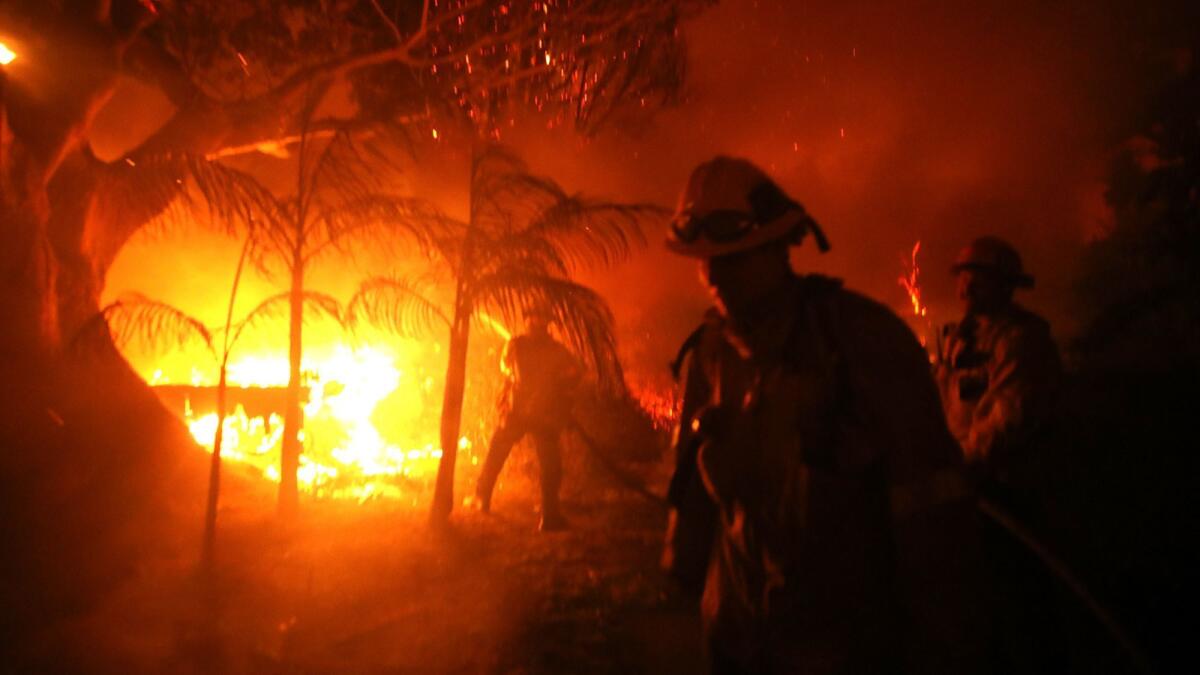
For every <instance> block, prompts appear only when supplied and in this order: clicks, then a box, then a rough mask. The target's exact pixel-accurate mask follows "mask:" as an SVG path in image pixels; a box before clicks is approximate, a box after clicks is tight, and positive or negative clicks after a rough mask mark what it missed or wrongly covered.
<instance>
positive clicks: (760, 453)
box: [664, 157, 987, 674]
mask: <svg viewBox="0 0 1200 675" xmlns="http://www.w3.org/2000/svg"><path fill="white" fill-rule="evenodd" d="M808 234H812V235H813V236H814V239H815V240H816V242H817V245H818V247H819V248H821V249H822V250H825V249H827V248H828V242H827V241H826V240H825V237H824V235H823V234H822V233H821V230H820V229H819V227H818V226H817V223H816V222H815V221H814V220H813V219H812V217H810V216H809V214H808V213H807V212H806V211H805V210H804V208H803V207H802V206H801V205H800V204H798V203H797V202H795V201H794V200H792V199H791V198H789V197H788V196H787V195H786V194H785V193H784V192H783V191H782V190H781V189H780V188H779V186H778V185H776V184H775V182H774V181H772V180H771V179H770V178H768V177H767V176H766V175H765V174H764V173H763V172H762V171H761V170H760V169H758V168H757V167H756V166H754V165H753V164H751V163H750V162H747V161H745V160H742V159H734V158H729V157H717V158H715V159H713V160H711V161H708V162H705V163H703V164H701V165H700V166H698V167H697V168H696V169H695V171H694V172H693V173H692V175H691V178H690V180H689V181H688V184H687V187H686V189H685V190H684V193H683V196H682V198H681V200H680V204H679V208H678V211H677V213H676V215H675V218H674V220H673V222H672V224H671V231H670V234H669V236H668V240H667V247H668V248H669V249H670V250H672V251H674V252H676V253H679V254H681V255H685V256H690V257H693V258H697V259H698V260H699V261H700V268H701V274H702V277H703V279H704V281H705V283H706V284H707V286H708V287H709V290H710V291H711V292H712V295H713V299H714V304H715V308H714V309H713V310H711V311H710V312H709V314H708V316H707V318H706V320H705V322H704V324H703V325H702V326H701V327H700V328H699V329H697V331H696V332H695V333H693V335H692V336H691V337H689V338H688V341H687V342H686V343H685V345H684V348H683V349H682V350H681V353H680V358H679V359H678V360H677V361H676V364H675V365H676V367H677V372H678V373H679V374H681V375H682V378H683V395H684V397H683V410H682V416H681V420H682V421H681V425H680V428H679V429H678V431H677V433H676V438H675V441H674V442H675V450H676V460H677V466H676V471H675V475H674V477H673V478H672V482H671V488H670V493H669V500H670V502H671V504H672V514H671V524H670V529H669V532H668V537H667V547H666V551H665V553H664V564H665V565H666V566H667V568H668V570H670V571H671V572H673V573H674V575H675V576H676V578H678V579H679V580H680V581H681V582H682V584H683V585H684V587H685V588H688V587H691V588H695V589H696V590H701V589H702V592H703V599H702V602H701V606H702V614H703V619H704V628H705V640H706V645H707V648H708V655H709V659H710V663H711V666H712V672H714V673H718V674H724V673H764V674H773V673H805V674H818V673H830V674H832V673H896V672H911V673H947V674H949V673H955V674H961V673H978V672H980V655H981V651H982V650H981V649H979V643H980V641H981V636H984V635H986V630H984V629H983V627H981V626H980V625H979V622H980V620H981V619H982V618H984V617H986V616H987V612H986V611H981V607H982V605H981V603H980V599H979V598H978V597H977V595H976V594H977V592H978V591H979V589H980V588H981V587H982V584H981V583H980V580H979V579H978V578H977V574H978V569H979V565H978V550H977V545H976V544H977V535H976V531H975V524H976V520H975V512H974V507H973V501H972V499H971V495H970V494H969V490H968V487H967V483H966V481H965V480H964V478H963V475H962V471H961V469H962V465H961V453H960V450H959V448H958V446H957V444H956V443H955V442H954V438H953V437H952V436H951V435H950V433H949V432H948V430H947V429H946V423H945V420H944V419H943V417H942V411H941V405H940V402H939V400H938V394H937V389H936V387H935V386H934V383H933V381H932V380H931V378H930V375H929V367H928V359H927V358H926V356H925V353H924V351H923V350H922V349H921V347H920V345H919V344H918V343H917V341H916V339H915V338H914V337H913V335H912V333H911V332H910V331H909V329H908V328H907V326H906V325H905V324H904V322H903V321H901V320H900V319H899V318H897V317H896V316H895V315H894V314H893V313H892V312H890V311H889V310H888V309H886V308H885V307H883V306H882V305H880V304H878V303H875V302H873V301H871V300H869V299H867V298H866V297H863V296H861V295H859V294H857V293H853V292H851V291H848V290H845V289H844V288H842V286H841V284H840V282H838V281H836V280H834V279H829V278H826V277H821V276H816V275H808V276H798V275H797V274H795V273H794V272H793V270H792V268H791V265H790V262H789V247H790V246H793V245H798V244H800V243H801V242H802V241H803V240H804V239H805V237H806V236H807V235H808Z"/></svg>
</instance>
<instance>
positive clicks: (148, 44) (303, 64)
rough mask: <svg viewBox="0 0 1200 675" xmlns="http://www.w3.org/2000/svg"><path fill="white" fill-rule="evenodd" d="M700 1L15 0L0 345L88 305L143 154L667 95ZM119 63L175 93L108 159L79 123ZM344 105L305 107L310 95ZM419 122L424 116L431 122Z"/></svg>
mask: <svg viewBox="0 0 1200 675" xmlns="http://www.w3.org/2000/svg"><path fill="white" fill-rule="evenodd" d="M703 4H707V3H706V2H700V1H698V0H671V1H667V0H658V1H655V2H633V1H632V0H628V1H624V2H607V3H598V2H591V1H586V0H544V1H543V0H532V1H513V0H505V1H502V0H490V1H483V0H447V1H446V2H442V3H430V2H423V3H419V2H411V1H409V2H401V1H396V0H393V1H391V2H389V1H387V0H365V1H362V2H347V3H337V4H336V5H335V4H332V3H325V2H318V3H309V2H288V3H273V2H255V1H253V0H244V1H243V2H224V1H222V2H217V1H216V0H210V1H207V2H204V1H202V2H190V3H178V2H161V3H152V2H150V1H149V0H91V1H88V0H57V1H55V0H51V1H49V2H47V1H44V0H37V1H33V0H26V1H23V2H12V3H6V6H5V7H4V9H3V10H0V25H4V26H5V28H6V31H7V33H8V34H7V35H6V36H5V37H6V38H7V39H8V40H9V41H11V42H12V45H11V48H12V49H13V51H14V52H15V53H16V54H17V56H16V59H15V60H14V61H13V62H12V63H10V64H9V65H8V66H5V67H4V79H5V83H4V85H3V104H4V105H3V108H4V110H3V112H4V117H5V119H4V122H5V124H4V126H5V128H6V131H5V134H4V146H5V147H4V151H3V155H2V157H0V159H2V165H0V173H2V174H3V181H2V182H0V185H2V186H3V200H2V201H3V204H2V205H3V212H2V215H3V222H4V225H5V227H6V228H7V230H8V231H7V232H6V236H5V240H6V242H10V243H11V244H12V245H11V246H10V247H8V248H7V250H6V255H5V257H4V260H3V261H2V262H3V263H4V270H5V271H6V272H7V274H6V275H5V279H6V281H5V286H4V288H3V289H0V290H2V291H3V293H4V295H3V298H2V299H3V300H4V301H5V303H6V304H7V305H8V306H10V307H12V308H13V309H14V310H19V312H17V314H19V318H20V321H21V324H20V329H19V330H14V331H12V332H13V333H14V335H13V336H12V339H13V340H19V342H15V343H13V344H12V345H11V346H10V348H9V349H8V350H7V351H8V352H9V353H20V354H27V353H33V352H34V351H41V350H49V352H50V355H52V353H53V351H54V349H55V345H56V344H58V343H59V342H60V338H61V336H62V335H71V334H73V333H74V331H75V329H77V328H78V327H79V325H81V323H82V322H83V321H86V319H87V317H89V316H92V315H93V314H94V313H95V310H96V309H97V308H98V297H99V294H100V292H101V290H102V287H103V282H104V276H105V274H106V272H107V269H108V267H109V265H110V264H111V262H112V260H113V258H114V257H115V256H116V254H117V252H118V251H119V250H120V249H121V247H122V246H123V245H124V244H125V242H126V241H127V240H128V239H129V237H130V236H131V235H132V234H133V233H135V232H136V231H138V230H139V229H140V228H141V227H143V226H144V225H145V224H146V222H148V221H149V220H150V219H152V218H153V217H154V216H155V215H156V214H158V213H159V212H160V211H161V210H162V209H163V208H165V207H166V205H167V203H169V202H170V201H171V200H172V199H174V198H176V197H177V196H178V194H179V191H180V190H182V189H183V185H184V184H185V182H186V181H184V180H183V179H185V178H186V177H187V167H186V166H184V165H178V166H177V167H176V171H177V175H176V180H174V181H172V182H171V183H170V184H169V185H171V186H177V187H176V188H175V189H172V190H162V191H159V192H157V193H155V194H154V199H152V200H151V199H141V200H139V203H138V204H136V207H137V208H132V209H131V208H126V207H128V206H130V205H129V204H128V203H125V202H123V200H121V199H119V198H118V197H119V196H120V195H121V194H123V193H125V194H127V193H128V185H129V183H130V182H133V183H137V182H138V180H139V179H138V175H137V174H138V173H139V168H140V167H145V166H149V165H152V164H154V163H156V162H161V161H162V160H163V159H164V158H170V157H175V158H178V157H180V156H183V155H190V156H196V157H204V156H227V155H230V154H238V153H246V152H251V151H254V150H264V151H277V150H278V149H279V147H280V145H281V144H282V145H286V144H294V143H295V142H296V141H297V137H298V135H299V134H300V130H301V128H302V127H305V126H307V127H308V128H309V129H310V130H312V129H319V128H324V127H327V126H336V127H340V126H341V125H342V124H344V119H345V118H353V119H356V120H359V121H364V120H365V121H378V120H380V119H387V120H393V121H395V120H398V119H401V120H404V121H407V122H410V123H414V124H421V125H428V126H433V125H435V124H439V123H441V124H446V125H460V126H461V125H462V124H464V123H465V124H466V125H467V126H468V127H469V128H471V129H479V130H482V131H483V132H485V133H487V132H490V131H492V130H494V129H495V128H496V127H497V125H498V124H500V123H502V122H505V121H507V119H508V118H510V117H511V116H513V115H515V114H517V113H518V112H519V111H521V110H524V109H529V108H532V109H534V110H537V111H539V112H540V113H541V114H544V115H547V116H548V117H550V118H551V120H562V121H564V122H566V121H567V120H568V119H570V120H574V121H575V122H576V123H577V124H578V125H579V126H580V127H581V128H583V129H588V130H591V129H594V128H596V127H597V125H599V124H600V123H602V122H603V121H604V120H607V119H611V118H612V117H614V116H615V115H618V114H620V113H621V112H622V111H623V110H624V109H625V108H626V107H627V106H629V105H630V104H631V103H632V104H633V107H635V108H636V107H638V106H640V105H641V104H643V103H644V102H645V101H647V100H661V99H664V98H667V99H669V98H670V96H671V95H673V93H674V92H675V91H677V90H678V86H679V83H680V81H681V77H682V72H683V60H682V42H681V40H680V38H679V37H678V35H677V28H678V25H679V23H680V21H681V20H682V19H683V18H684V17H685V16H686V15H687V13H688V12H689V11H691V9H692V8H694V7H696V6H699V5H703ZM120 76H130V77H134V78H137V79H139V80H142V81H145V82H148V83H151V84H152V85H153V86H155V87H157V88H159V89H160V90H161V91H162V92H163V94H165V95H166V96H167V97H168V98H169V99H170V100H171V102H172V103H174V104H175V106H176V111H175V113H174V114H173V115H172V116H171V117H170V119H168V120H167V121H166V122H165V123H164V124H163V125H162V126H161V127H160V128H159V129H158V130H157V131H156V132H154V133H153V134H151V135H150V137H148V138H147V139H145V140H144V141H143V142H141V143H140V144H138V145H137V147H135V148H132V149H131V150H129V151H128V152H127V153H126V154H125V155H124V156H122V157H120V158H117V159H116V160H114V161H112V162H103V161H101V160H99V159H98V158H97V157H95V156H94V154H93V153H92V152H91V151H90V149H89V148H90V146H89V143H88V140H87V139H88V135H89V132H90V129H91V124H92V121H93V120H94V118H95V115H96V114H97V112H98V111H99V110H100V109H101V108H102V107H103V105H104V104H105V102H106V101H107V100H108V99H109V98H110V97H111V96H112V95H113V94H114V92H116V90H117V84H118V78H119V77H120ZM334 90H340V91H345V92H348V94H349V96H348V98H349V99H350V100H351V102H352V105H349V106H347V110H343V111H339V112H340V113H344V114H339V115H337V117H340V118H343V119H335V118H334V117H335V116H333V115H331V116H330V117H329V118H327V119H321V120H309V121H307V122H306V121H305V120H304V112H303V108H304V107H305V106H304V105H303V103H304V101H306V100H309V99H312V98H316V99H320V98H322V97H323V96H324V95H325V94H327V93H329V92H331V91H334ZM426 133H428V131H427V132H426Z"/></svg>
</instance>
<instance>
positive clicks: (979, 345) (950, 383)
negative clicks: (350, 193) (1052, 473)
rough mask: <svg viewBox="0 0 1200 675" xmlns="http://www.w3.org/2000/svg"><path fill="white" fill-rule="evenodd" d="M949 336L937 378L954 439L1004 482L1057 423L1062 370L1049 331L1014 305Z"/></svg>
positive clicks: (975, 318) (976, 319) (971, 319)
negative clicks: (1050, 425) (1052, 422)
mask: <svg viewBox="0 0 1200 675" xmlns="http://www.w3.org/2000/svg"><path fill="white" fill-rule="evenodd" d="M946 333H947V337H946V340H945V344H944V346H943V348H942V352H943V354H944V358H943V360H942V362H941V363H939V364H938V366H937V368H936V373H937V380H938V386H939V388H940V390H941V395H942V405H943V406H944V408H945V412H946V419H947V420H948V422H949V425H950V431H951V432H952V433H953V434H954V436H955V438H957V439H958V442H959V444H960V445H961V446H962V448H963V452H964V454H965V455H966V457H967V461H968V462H969V463H972V464H976V465H977V466H979V467H980V468H981V469H983V473H984V475H985V477H986V478H988V479H991V480H996V481H999V482H1001V483H1003V482H1006V481H1008V480H1009V479H1010V474H1011V472H1012V471H1013V470H1014V468H1016V467H1015V465H1016V464H1018V463H1021V462H1023V461H1025V460H1028V459H1029V458H1028V457H1022V456H1021V455H1022V454H1023V453H1025V452H1026V451H1028V450H1029V448H1031V447H1032V445H1033V444H1034V441H1035V440H1036V437H1037V436H1038V435H1039V434H1040V433H1041V432H1042V431H1043V430H1044V429H1045V427H1046V424H1047V422H1048V421H1049V420H1050V418H1051V416H1052V410H1053V408H1054V404H1055V399H1056V398H1057V391H1058V385H1059V379H1060V377H1061V372H1062V366H1061V362H1060V360H1059V356H1058V349H1057V347H1055V345H1054V340H1053V339H1052V338H1051V336H1050V326H1049V324H1047V323H1046V321H1045V320H1044V319H1042V318H1041V317H1040V316H1038V315H1036V314H1034V313H1033V312H1030V311H1028V310H1026V309H1023V308H1022V307H1020V306H1018V305H1016V304H1011V305H1009V306H1008V307H1006V308H1004V309H1003V310H1001V311H998V312H995V313H992V314H989V315H977V316H975V315H973V316H968V317H967V318H965V319H964V320H963V321H962V322H960V323H959V324H957V325H955V326H951V327H949V328H948V329H947V330H946Z"/></svg>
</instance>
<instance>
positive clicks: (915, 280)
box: [900, 239, 929, 317]
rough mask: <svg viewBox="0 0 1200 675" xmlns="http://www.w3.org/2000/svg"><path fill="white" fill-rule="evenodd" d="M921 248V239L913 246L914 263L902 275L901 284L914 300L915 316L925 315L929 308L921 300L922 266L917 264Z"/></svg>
mask: <svg viewBox="0 0 1200 675" xmlns="http://www.w3.org/2000/svg"><path fill="white" fill-rule="evenodd" d="M920 250H921V240H919V239H918V240H917V243H916V244H915V245H913V248H912V263H911V265H910V266H909V268H908V273H907V274H906V275H905V276H902V277H900V285H901V286H903V287H904V290H905V291H907V292H908V299H909V301H910V302H912V309H913V316H916V317H923V316H925V315H926V314H927V313H928V311H929V308H928V307H926V306H925V305H924V304H923V303H922V302H921V268H920V267H919V266H918V265H917V253H919V252H920Z"/></svg>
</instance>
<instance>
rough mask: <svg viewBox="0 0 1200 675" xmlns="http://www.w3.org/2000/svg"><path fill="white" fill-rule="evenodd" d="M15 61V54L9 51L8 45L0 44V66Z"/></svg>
mask: <svg viewBox="0 0 1200 675" xmlns="http://www.w3.org/2000/svg"><path fill="white" fill-rule="evenodd" d="M16 60H17V53H16V52H14V51H13V50H11V49H9V47H8V45H6V44H4V43H3V42H0V66H7V65H8V64H10V63H12V62H13V61H16Z"/></svg>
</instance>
